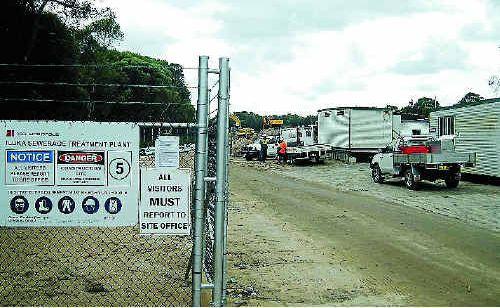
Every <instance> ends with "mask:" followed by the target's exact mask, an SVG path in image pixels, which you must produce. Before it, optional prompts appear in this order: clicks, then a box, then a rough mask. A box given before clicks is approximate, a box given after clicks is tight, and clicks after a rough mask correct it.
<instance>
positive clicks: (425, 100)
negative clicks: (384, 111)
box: [231, 92, 484, 130]
mask: <svg viewBox="0 0 500 308" xmlns="http://www.w3.org/2000/svg"><path fill="white" fill-rule="evenodd" d="M483 99H484V97H482V96H481V95H479V94H477V93H473V92H469V93H467V94H465V96H464V97H463V98H462V99H460V100H459V101H458V102H457V103H456V104H455V105H454V106H466V105H470V104H475V103H478V102H479V101H481V100H483ZM386 108H388V109H391V110H392V111H393V112H395V113H399V114H401V116H402V118H403V119H405V120H410V119H427V118H429V114H430V113H431V112H432V111H435V110H438V109H439V108H441V105H440V104H439V101H438V100H437V99H436V98H430V97H421V98H419V99H417V100H416V101H414V100H411V101H409V102H408V105H406V106H404V107H401V108H399V107H397V106H393V105H387V106H386ZM235 115H236V116H238V118H239V119H240V121H241V126H242V127H250V128H253V129H255V130H261V129H262V127H263V117H264V116H262V115H259V114H256V113H253V112H248V111H242V112H235ZM267 117H269V118H270V119H281V120H283V125H284V126H287V127H296V126H303V125H313V124H315V123H316V121H317V116H316V115H308V116H300V115H297V114H290V113H289V114H286V115H271V116H267ZM231 123H232V125H234V124H235V123H234V122H233V121H232V122H231Z"/></svg>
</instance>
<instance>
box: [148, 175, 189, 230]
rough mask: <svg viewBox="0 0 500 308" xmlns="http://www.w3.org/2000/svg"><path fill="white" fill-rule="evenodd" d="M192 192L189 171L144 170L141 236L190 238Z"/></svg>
mask: <svg viewBox="0 0 500 308" xmlns="http://www.w3.org/2000/svg"><path fill="white" fill-rule="evenodd" d="M190 190H191V174H190V171H189V169H176V168H155V169H141V202H140V207H139V224H140V227H141V234H163V235H189V234H190V232H191V215H190V209H191V206H190V205H191V198H190V196H191V194H190Z"/></svg>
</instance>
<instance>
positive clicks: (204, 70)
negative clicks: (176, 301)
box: [192, 56, 208, 307]
mask: <svg viewBox="0 0 500 308" xmlns="http://www.w3.org/2000/svg"><path fill="white" fill-rule="evenodd" d="M197 122H198V133H197V136H196V157H195V186H196V187H195V201H194V217H195V219H194V242H193V282H192V283H193V306H194V307H199V306H201V279H202V275H201V273H202V266H203V265H202V262H203V260H202V249H203V248H202V246H203V245H202V241H203V239H202V236H203V226H204V223H203V207H204V204H205V176H206V173H207V142H206V139H207V138H208V57H207V56H200V58H199V65H198V104H197Z"/></svg>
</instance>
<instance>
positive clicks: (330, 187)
mask: <svg viewBox="0 0 500 308" xmlns="http://www.w3.org/2000/svg"><path fill="white" fill-rule="evenodd" d="M368 171H369V170H368V168H367V165H363V164H357V165H344V164H340V163H337V162H329V163H328V164H327V165H323V166H307V167H294V166H278V165H275V164H274V163H272V162H268V163H265V164H264V163H259V162H249V163H247V162H245V161H234V162H233V163H232V165H231V170H230V179H231V180H230V185H231V204H230V208H229V230H228V263H229V267H228V270H229V282H228V290H227V291H228V304H229V305H234V306H240V305H250V306H288V305H293V306H304V305H306V306H310V305H328V306H333V305H340V306H498V305H499V304H500V302H499V298H500V293H499V292H500V290H499V289H498V285H499V284H500V268H499V266H500V255H499V251H498V247H500V233H499V232H497V231H494V230H495V226H494V225H492V223H491V220H488V219H487V218H486V217H484V216H487V215H488V214H487V213H489V212H490V211H491V213H493V215H498V211H496V212H495V210H494V209H486V210H485V209H483V211H477V209H478V208H481V207H480V206H482V205H483V204H482V202H485V203H486V204H484V206H491V207H494V208H496V209H498V204H497V203H496V204H495V202H497V201H496V200H495V199H494V197H493V196H492V195H494V194H497V193H498V187H496V186H488V185H475V184H471V183H467V182H464V183H463V186H461V187H460V188H458V189H457V190H453V191H450V190H447V189H446V188H444V187H443V185H441V184H438V185H426V186H425V187H424V188H423V190H422V191H418V192H411V191H408V190H407V189H406V188H405V187H403V186H402V185H400V184H386V185H378V184H377V185H376V184H374V183H371V182H370V181H371V180H370V178H369V176H368V175H369V172H368ZM365 172H366V173H365ZM303 178H305V179H303ZM311 178H314V181H313V180H311ZM320 181H323V182H320ZM484 191H486V192H484ZM483 192H484V193H483ZM452 193H454V194H455V195H456V196H457V197H458V196H463V197H465V198H466V199H465V200H460V199H459V201H455V203H456V204H457V205H456V206H454V207H455V208H456V211H455V213H456V214H457V216H459V217H460V219H455V218H452V217H450V215H449V214H448V213H447V212H440V211H438V210H436V208H441V207H447V208H451V207H452V206H451V205H450V204H452V203H451V202H450V200H453V199H450V198H451V197H448V198H445V197H444V196H446V195H451V194H452ZM384 194H387V195H390V198H389V197H386V196H384ZM472 194H473V195H475V197H474V196H471V195H472ZM407 197H411V198H413V199H416V200H418V201H419V202H421V203H422V206H417V205H418V204H417V201H414V202H408V203H406V204H405V203H404V202H403V201H401V200H403V199H404V198H407ZM431 197H432V198H431ZM433 199H438V200H439V203H437V202H434V203H433V205H434V207H433V208H432V209H433V211H432V212H430V210H429V209H428V208H430V207H429V205H428V204H425V203H430V202H431V201H430V200H433ZM457 199H458V198H457ZM467 200H470V201H467ZM481 200H482V201H481ZM468 202H473V203H472V204H470V207H471V208H473V209H476V210H467V211H466V209H467V206H468V204H467V203H468ZM488 203H489V204H488ZM422 208H423V209H424V210H422ZM484 211H487V213H484ZM433 212H435V213H433ZM465 213H467V215H466V214H465ZM440 214H444V215H440ZM445 215H446V216H448V217H446V216H445ZM497 220H498V219H497ZM479 221H487V222H490V223H489V224H487V223H483V224H479V223H478V222H479ZM479 225H481V227H479ZM491 229H493V231H492V230H491Z"/></svg>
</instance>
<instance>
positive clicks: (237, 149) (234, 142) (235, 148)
mask: <svg viewBox="0 0 500 308" xmlns="http://www.w3.org/2000/svg"><path fill="white" fill-rule="evenodd" d="M231 138H232V139H231V155H232V156H235V157H239V156H243V149H244V148H245V147H246V146H247V145H249V144H251V143H253V141H252V140H251V139H247V138H245V137H239V136H236V135H234V136H231Z"/></svg>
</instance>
